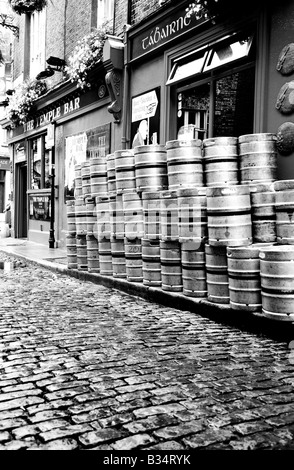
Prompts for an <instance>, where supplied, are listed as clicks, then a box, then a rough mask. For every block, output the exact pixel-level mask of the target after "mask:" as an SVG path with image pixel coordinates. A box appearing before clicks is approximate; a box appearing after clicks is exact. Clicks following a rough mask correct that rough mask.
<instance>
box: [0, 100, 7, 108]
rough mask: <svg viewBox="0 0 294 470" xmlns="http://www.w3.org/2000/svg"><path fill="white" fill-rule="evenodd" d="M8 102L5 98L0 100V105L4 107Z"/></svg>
mask: <svg viewBox="0 0 294 470" xmlns="http://www.w3.org/2000/svg"><path fill="white" fill-rule="evenodd" d="M8 104H9V100H8V99H7V100H3V101H0V106H4V107H6V106H8Z"/></svg>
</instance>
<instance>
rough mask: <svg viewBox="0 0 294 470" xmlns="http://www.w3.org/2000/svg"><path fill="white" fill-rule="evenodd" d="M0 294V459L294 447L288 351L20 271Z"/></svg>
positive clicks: (122, 297)
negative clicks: (33, 454)
mask: <svg viewBox="0 0 294 470" xmlns="http://www.w3.org/2000/svg"><path fill="white" fill-rule="evenodd" d="M4 260H5V261H7V258H5V259H4V257H2V258H1V257H0V261H2V262H3V261H4ZM8 261H13V259H11V258H9V260H8ZM0 296H1V304H0V450H24V449H28V450H34V449H41V450H47V449H48V450H57V449H60V450H82V449H86V450H88V449H89V450H90V449H91V450H94V449H95V450H96V449H97V450H99V449H108V450H175V451H180V450H187V449H199V450H204V449H205V450H216V449H226V450H257V449H278V450H280V449H283V450H284V449H289V450H293V449H294V440H293V436H294V360H293V355H292V353H291V350H290V349H289V348H288V343H287V342H284V341H277V340H276V341H275V340H273V339H271V338H269V337H267V336H266V335H264V336H261V335H256V334H253V333H250V332H247V331H242V330H239V329H238V328H235V327H234V326H227V325H223V324H218V323H216V322H214V321H212V320H210V319H208V318H203V317H202V316H200V315H199V316H198V315H197V314H195V313H192V312H189V311H181V310H176V309H172V308H167V307H164V306H161V305H157V304H154V303H149V302H148V301H145V300H143V299H141V298H138V297H135V296H130V295H127V294H125V293H122V292H119V291H116V290H114V289H111V288H107V287H104V286H100V285H96V284H93V283H91V282H86V281H80V280H78V279H75V278H72V277H67V276H66V275H62V274H59V273H54V272H52V271H49V270H46V269H45V268H42V267H40V266H37V265H35V264H30V263H29V262H28V263H24V262H21V263H15V265H14V269H11V270H4V269H3V270H0ZM293 339H294V338H293Z"/></svg>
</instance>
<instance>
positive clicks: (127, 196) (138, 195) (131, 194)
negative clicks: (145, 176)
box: [122, 191, 141, 201]
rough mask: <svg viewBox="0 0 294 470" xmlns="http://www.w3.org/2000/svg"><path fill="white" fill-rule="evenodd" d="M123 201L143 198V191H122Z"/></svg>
mask: <svg viewBox="0 0 294 470" xmlns="http://www.w3.org/2000/svg"><path fill="white" fill-rule="evenodd" d="M122 198H123V201H134V200H141V193H138V192H137V191H129V192H127V193H122Z"/></svg>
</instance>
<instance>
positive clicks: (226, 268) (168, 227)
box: [66, 134, 294, 321]
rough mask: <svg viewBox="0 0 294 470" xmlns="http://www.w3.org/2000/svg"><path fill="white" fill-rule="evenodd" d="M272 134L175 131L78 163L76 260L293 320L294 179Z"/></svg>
mask: <svg viewBox="0 0 294 470" xmlns="http://www.w3.org/2000/svg"><path fill="white" fill-rule="evenodd" d="M276 177H277V151H276V136H275V135H274V134H248V135H243V136H240V137H238V138H236V137H215V138H209V139H204V141H203V142H202V141H200V140H196V139H194V140H193V139H191V140H182V141H180V140H178V141H176V140H174V141H168V142H167V143H166V145H165V146H164V145H157V144H156V145H143V146H138V147H136V148H135V149H134V150H117V151H115V152H114V153H112V154H109V155H107V156H106V157H104V158H102V157H101V158H100V157H99V158H98V157H92V158H90V160H87V161H86V162H83V163H81V164H79V165H75V190H74V200H68V201H67V203H66V210H67V225H68V230H67V237H66V246H67V259H68V267H69V268H70V269H78V270H88V271H89V272H94V273H95V272H97V273H98V272H100V273H101V274H102V275H105V276H112V277H113V278H123V279H126V280H128V281H130V282H140V283H141V282H142V283H143V284H144V285H145V286H147V287H148V288H152V287H155V288H161V289H162V290H164V291H170V292H182V293H183V295H185V296H188V297H199V298H207V300H208V301H209V302H212V303H218V304H228V305H230V307H231V309H232V310H234V311H241V310H244V311H249V312H254V314H258V315H261V316H265V317H268V318H270V319H275V320H282V321H293V319H294V307H293V305H294V271H293V269H294V268H293V265H294V248H293V247H294V180H283V181H277V180H276Z"/></svg>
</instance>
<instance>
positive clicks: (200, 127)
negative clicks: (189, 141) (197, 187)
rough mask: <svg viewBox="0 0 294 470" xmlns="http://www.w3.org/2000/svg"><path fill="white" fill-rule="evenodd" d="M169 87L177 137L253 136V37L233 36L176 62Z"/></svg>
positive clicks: (172, 68)
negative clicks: (171, 94) (173, 97)
mask: <svg viewBox="0 0 294 470" xmlns="http://www.w3.org/2000/svg"><path fill="white" fill-rule="evenodd" d="M167 85H171V86H172V90H173V93H174V94H175V95H174V96H175V102H176V106H177V109H176V113H177V129H176V131H177V138H187V137H188V136H189V137H192V138H200V139H205V138H208V137H218V136H236V137H238V136H239V135H242V134H250V133H252V132H253V111H254V89H255V44H254V35H253V34H252V33H251V34H248V32H247V33H245V34H244V33H243V35H231V36H230V37H228V36H227V37H225V38H222V40H219V41H217V42H215V43H214V44H213V45H210V46H206V47H203V48H202V49H201V50H196V51H193V52H192V53H190V54H185V55H183V56H181V57H180V58H179V59H177V60H175V61H174V62H173V64H172V67H171V73H170V75H169V78H168V81H167Z"/></svg>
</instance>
